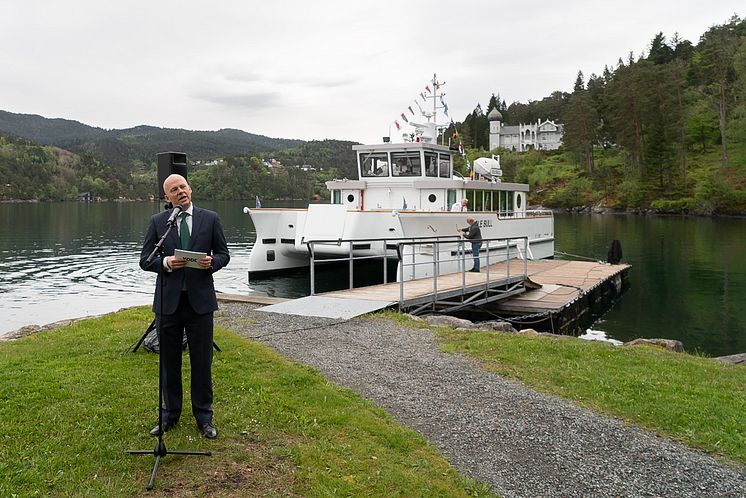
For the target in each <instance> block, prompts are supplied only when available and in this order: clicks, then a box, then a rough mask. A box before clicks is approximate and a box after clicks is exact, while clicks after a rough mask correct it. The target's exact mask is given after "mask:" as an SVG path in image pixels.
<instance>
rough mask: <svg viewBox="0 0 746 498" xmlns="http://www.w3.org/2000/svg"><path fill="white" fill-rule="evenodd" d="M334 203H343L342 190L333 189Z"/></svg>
mask: <svg viewBox="0 0 746 498" xmlns="http://www.w3.org/2000/svg"><path fill="white" fill-rule="evenodd" d="M332 204H342V192H340V191H339V190H332Z"/></svg>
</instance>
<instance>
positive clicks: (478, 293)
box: [261, 260, 630, 332]
mask: <svg viewBox="0 0 746 498" xmlns="http://www.w3.org/2000/svg"><path fill="white" fill-rule="evenodd" d="M524 264H525V266H524ZM629 268H630V266H629V265H626V264H618V265H610V264H607V263H603V262H586V261H567V260H539V261H526V262H524V261H523V260H511V261H510V266H509V267H508V265H507V264H506V262H504V261H503V262H500V263H496V264H493V265H490V267H489V268H483V269H482V272H481V273H470V272H466V273H463V272H458V273H450V274H445V275H440V276H438V277H437V279H434V278H432V277H428V278H420V279H416V280H411V281H407V282H404V283H403V284H401V283H399V282H391V283H387V284H379V285H371V286H367V287H358V288H354V289H346V290H339V291H333V292H326V293H323V294H317V295H314V296H308V297H305V298H301V299H296V300H293V301H287V302H284V303H279V304H276V305H272V306H267V307H264V308H261V309H262V310H264V311H271V312H277V313H288V314H294V315H305V316H327V317H330V318H351V317H353V316H356V315H359V314H363V313H368V312H371V311H375V310H379V309H385V308H397V309H400V310H402V311H408V312H413V313H427V312H440V313H450V312H454V311H461V310H465V311H468V310H473V309H479V308H482V309H488V310H489V311H490V312H492V313H495V314H498V315H500V316H505V317H506V318H507V319H508V320H510V319H511V318H514V319H515V320H514V321H515V322H516V323H519V324H520V323H521V320H523V321H524V322H527V320H526V319H525V317H527V316H529V317H532V318H533V319H532V320H531V322H530V323H532V324H535V325H537V324H539V323H540V322H546V323H545V324H542V325H543V327H542V328H546V329H548V330H551V331H553V332H563V331H567V329H568V328H569V327H570V326H571V325H572V324H573V323H576V322H577V320H578V319H580V318H582V317H584V316H586V314H587V313H588V312H589V311H590V310H591V309H592V308H593V307H594V306H597V304H598V303H601V302H603V301H604V300H605V299H608V297H609V296H610V295H612V296H613V295H616V294H618V293H619V292H620V291H621V289H622V286H623V283H624V279H625V278H626V275H627V272H628V270H629ZM524 270H525V273H524ZM535 325H534V326H535Z"/></svg>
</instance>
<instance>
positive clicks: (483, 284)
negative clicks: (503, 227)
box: [399, 236, 530, 314]
mask: <svg viewBox="0 0 746 498" xmlns="http://www.w3.org/2000/svg"><path fill="white" fill-rule="evenodd" d="M481 241H482V245H483V247H482V248H480V252H479V254H480V261H481V257H482V250H484V257H485V263H486V264H485V266H484V270H485V271H484V273H485V277H486V278H485V279H484V281H480V282H479V283H478V284H467V282H466V273H467V271H466V258H467V257H469V258H473V257H474V255H473V254H472V253H471V251H467V250H466V243H467V242H468V243H471V241H470V240H466V239H463V238H460V237H459V239H458V240H457V241H456V242H457V244H458V250H457V251H455V256H456V257H455V258H445V259H441V257H440V256H441V254H442V253H443V252H447V251H441V250H440V247H439V245H440V244H441V243H448V242H447V241H435V242H433V243H432V244H433V250H432V251H431V253H432V260H431V261H422V259H423V258H420V261H417V260H416V255H418V254H419V255H420V256H422V255H423V254H424V253H423V252H422V251H417V250H416V247H417V246H418V245H422V244H425V243H424V242H421V241H411V242H400V243H399V245H400V247H405V246H412V250H411V251H409V253H410V254H411V255H412V261H411V262H407V261H406V258H404V257H403V258H402V260H401V261H400V264H399V310H400V311H401V310H402V309H403V308H406V307H411V306H416V305H419V307H417V308H416V309H415V310H414V311H412V313H413V314H417V313H418V312H420V311H422V310H423V309H425V308H429V307H432V308H433V310H435V308H436V306H437V305H440V306H441V307H442V308H444V310H446V311H455V310H457V309H460V308H464V307H466V306H472V305H477V304H483V303H485V302H490V301H495V300H497V299H500V298H503V297H507V296H509V295H513V294H516V293H518V292H523V282H524V281H525V280H526V279H527V278H528V260H527V258H526V255H527V254H530V253H529V249H528V237H525V236H524V237H496V238H482V239H481ZM520 242H522V244H521V243H520ZM452 243H453V242H451V244H452ZM511 248H515V250H514V252H512V253H511ZM521 249H522V251H521ZM493 250H494V251H495V252H496V253H497V254H495V255H494V256H492V260H490V257H491V253H492V252H493ZM450 252H451V254H453V253H454V252H453V251H450ZM400 253H401V254H404V253H405V251H400ZM513 259H521V260H522V264H521V266H522V268H521V270H522V271H519V272H516V271H515V263H513V271H512V272H511V260H513ZM449 262H450V263H453V262H456V263H457V264H458V272H459V273H460V274H461V285H460V288H459V289H458V290H457V292H454V289H453V287H449V288H447V289H445V290H443V289H442V288H441V286H440V285H439V284H440V281H441V280H442V277H444V276H445V275H450V274H452V272H445V273H443V272H441V271H440V270H441V267H442V266H445V267H446V268H448V265H447V263H449ZM500 262H504V263H505V266H504V268H505V273H500V274H499V275H498V276H493V275H491V269H492V265H493V264H495V263H500ZM428 265H432V269H433V271H432V275H427V277H426V278H432V282H433V288H432V293H431V294H430V295H428V296H427V297H414V298H411V297H410V298H407V296H406V295H405V291H406V287H407V283H408V282H412V281H415V280H417V276H416V275H417V271H416V269H417V268H418V267H420V266H428ZM406 268H412V275H411V276H412V278H411V279H409V280H406V281H405V279H404V277H405V272H406ZM519 287H520V289H519ZM467 295H468V296H467ZM454 297H455V298H456V299H455V300H454V299H453V298H454Z"/></svg>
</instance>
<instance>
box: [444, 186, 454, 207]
mask: <svg viewBox="0 0 746 498" xmlns="http://www.w3.org/2000/svg"><path fill="white" fill-rule="evenodd" d="M455 203H456V191H455V190H453V189H448V200H447V201H446V206H449V207H450V206H453V205H454V204H455Z"/></svg>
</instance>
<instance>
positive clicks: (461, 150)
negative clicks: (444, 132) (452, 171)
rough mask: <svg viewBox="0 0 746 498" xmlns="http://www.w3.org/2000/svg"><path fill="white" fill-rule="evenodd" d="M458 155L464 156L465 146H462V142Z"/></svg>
mask: <svg viewBox="0 0 746 498" xmlns="http://www.w3.org/2000/svg"><path fill="white" fill-rule="evenodd" d="M458 153H459V154H461V155H462V156H463V155H464V144H462V143H461V142H459V143H458Z"/></svg>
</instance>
